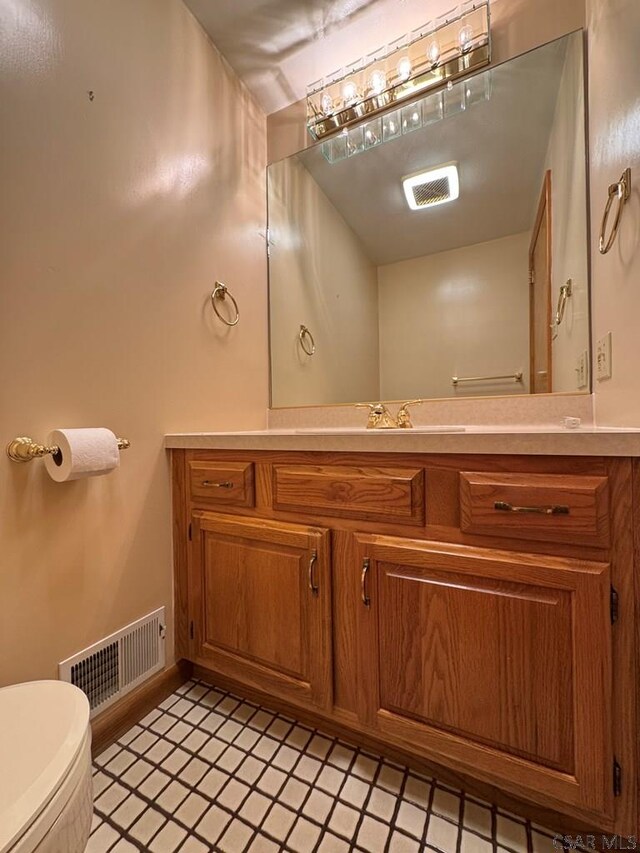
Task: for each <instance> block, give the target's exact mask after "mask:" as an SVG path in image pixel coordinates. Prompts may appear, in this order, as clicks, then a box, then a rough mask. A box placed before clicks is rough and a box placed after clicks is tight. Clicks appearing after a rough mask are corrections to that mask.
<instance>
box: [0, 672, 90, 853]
mask: <svg viewBox="0 0 640 853" xmlns="http://www.w3.org/2000/svg"><path fill="white" fill-rule="evenodd" d="M88 727H89V702H88V700H87V697H86V696H85V694H84V693H83V692H82V691H81V690H79V689H78V688H77V687H74V686H73V685H72V684H66V683H65V682H62V681H31V682H26V683H23V684H13V685H11V686H9V687H3V688H2V689H0V765H1V766H2V773H0V851H4V850H5V849H8V847H9V845H11V844H12V840H13V839H15V838H16V837H17V836H19V835H20V834H22V832H24V831H25V830H26V828H27V827H28V826H29V825H30V824H31V823H32V822H33V820H35V818H36V817H37V816H38V814H39V813H40V812H41V811H42V809H43V808H44V807H45V806H46V805H47V803H48V802H49V801H50V800H51V798H52V797H53V796H54V794H55V793H56V791H57V790H58V788H59V787H60V785H61V784H62V782H63V781H64V779H65V777H66V775H67V773H68V772H69V770H70V769H71V767H72V766H73V763H74V761H75V759H76V757H77V756H78V754H79V752H80V750H81V748H82V745H83V742H84V740H85V738H86V735H87V731H88Z"/></svg>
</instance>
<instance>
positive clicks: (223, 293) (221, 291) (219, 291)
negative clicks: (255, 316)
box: [211, 281, 240, 326]
mask: <svg viewBox="0 0 640 853" xmlns="http://www.w3.org/2000/svg"><path fill="white" fill-rule="evenodd" d="M227 296H228V297H229V299H230V300H231V304H232V305H233V309H234V311H235V312H236V316H235V319H233V320H227V318H226V317H224V316H223V315H222V314H221V313H220V312H219V311H218V306H217V305H216V300H217V299H221V300H222V301H224V300H225V299H226V298H227ZM211 304H212V305H213V310H214V311H215V313H216V317H218V319H219V320H222V322H223V323H224V324H225V326H235V325H237V323H238V320H239V319H240V311H239V310H238V303H237V302H236V300H235V299H234V298H233V296H232V295H231V293H230V292H229V288H228V287H227V285H226V284H223V283H222V282H221V281H216V286H215V287H214V288H213V292H212V294H211Z"/></svg>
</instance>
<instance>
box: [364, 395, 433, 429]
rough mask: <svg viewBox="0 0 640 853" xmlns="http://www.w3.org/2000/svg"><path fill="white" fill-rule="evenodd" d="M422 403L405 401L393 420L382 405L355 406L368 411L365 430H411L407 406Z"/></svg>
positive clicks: (365, 404) (419, 401)
mask: <svg viewBox="0 0 640 853" xmlns="http://www.w3.org/2000/svg"><path fill="white" fill-rule="evenodd" d="M423 402H424V400H407V402H406V403H402V404H401V406H400V408H399V409H398V414H397V415H396V416H395V418H394V417H393V415H392V414H391V412H390V411H389V409H388V408H387V407H386V406H385V404H384V403H356V406H358V407H359V408H368V409H369V417H368V418H367V429H413V424H412V423H411V415H410V414H409V406H413V405H415V404H416V403H423Z"/></svg>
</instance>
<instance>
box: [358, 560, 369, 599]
mask: <svg viewBox="0 0 640 853" xmlns="http://www.w3.org/2000/svg"><path fill="white" fill-rule="evenodd" d="M370 564H371V561H370V560H369V558H368V557H365V558H364V560H363V561H362V576H361V578H360V586H361V595H362V603H363V604H364V606H365V607H369V606H370V605H371V599H370V598H369V596H368V595H367V575H368V574H369V566H370Z"/></svg>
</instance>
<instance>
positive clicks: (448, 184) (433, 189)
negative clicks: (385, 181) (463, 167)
mask: <svg viewBox="0 0 640 853" xmlns="http://www.w3.org/2000/svg"><path fill="white" fill-rule="evenodd" d="M402 186H403V188H404V194H405V196H406V199H407V204H408V205H409V207H410V208H411V210H424V209H425V208H426V207H436V206H437V205H439V204H446V203H447V202H449V201H454V200H455V199H457V198H458V196H459V195H460V181H459V179H458V166H457V164H456V163H446V164H444V165H442V166H438V167H437V168H435V169H427V170H426V171H422V172H417V173H416V174H414V175H409V176H407V177H406V178H403V179H402Z"/></svg>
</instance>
